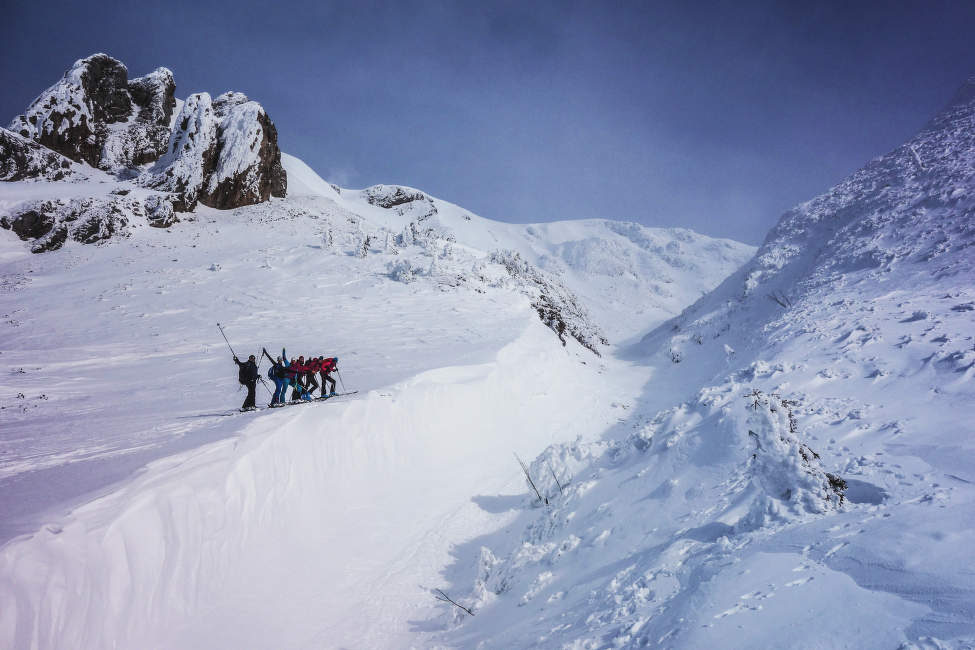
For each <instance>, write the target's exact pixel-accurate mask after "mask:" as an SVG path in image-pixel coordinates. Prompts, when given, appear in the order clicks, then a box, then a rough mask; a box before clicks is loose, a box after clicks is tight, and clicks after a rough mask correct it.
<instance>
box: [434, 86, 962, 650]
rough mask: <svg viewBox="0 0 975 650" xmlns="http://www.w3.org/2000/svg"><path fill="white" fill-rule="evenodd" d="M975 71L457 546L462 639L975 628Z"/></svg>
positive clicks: (651, 356)
mask: <svg viewBox="0 0 975 650" xmlns="http://www.w3.org/2000/svg"><path fill="white" fill-rule="evenodd" d="M973 88H975V85H973V84H968V85H967V86H966V87H965V88H963V89H962V91H961V92H960V93H959V96H958V97H957V98H956V100H955V101H953V102H952V104H951V105H949V107H948V108H947V109H946V110H945V112H943V113H942V114H940V115H939V116H937V117H936V118H935V119H934V120H932V121H931V123H929V124H928V125H927V126H926V127H925V128H924V129H923V130H922V131H921V132H920V133H919V134H918V135H917V136H916V137H915V138H914V139H912V140H911V141H909V142H908V143H906V144H905V145H903V146H902V147H899V148H898V149H896V150H894V151H892V152H890V153H889V154H887V155H885V156H882V157H880V158H878V159H876V160H874V161H871V162H870V163H869V164H868V165H866V166H865V167H864V168H863V169H862V170H860V171H858V172H857V173H855V174H854V175H852V176H851V177H850V178H848V179H846V180H844V181H843V182H841V183H840V184H838V185H837V186H836V187H834V188H832V189H831V190H830V191H828V192H827V193H825V194H823V195H822V196H820V197H817V198H815V199H813V200H812V201H809V202H807V203H804V204H801V205H799V206H797V207H796V208H794V209H793V210H791V211H789V212H788V213H786V214H785V215H784V216H783V217H782V219H781V221H780V222H779V224H778V225H777V226H776V227H775V228H774V229H773V230H772V232H771V233H770V234H769V236H768V238H767V239H766V241H765V243H764V244H763V246H762V247H761V248H760V249H759V251H758V252H757V253H756V255H755V257H754V258H753V259H752V260H751V261H750V262H748V263H747V264H745V265H744V266H743V267H742V269H740V270H739V271H737V272H736V273H734V274H732V275H731V276H730V277H729V278H728V279H727V280H726V281H725V282H724V283H722V285H721V286H720V287H718V288H717V289H715V290H714V291H713V292H711V293H709V294H708V295H706V296H704V297H703V298H702V299H701V300H699V301H698V302H697V303H696V304H694V305H693V306H691V307H690V308H688V309H687V310H686V311H684V312H683V313H682V314H681V315H680V316H678V317H676V318H673V319H671V320H670V321H668V322H666V323H664V324H663V325H661V326H660V327H659V328H657V329H656V330H655V331H654V332H652V333H651V334H649V335H648V336H646V337H645V338H644V339H643V340H642V341H640V342H639V343H637V344H635V345H633V346H631V347H630V348H629V349H628V350H627V351H625V352H624V353H623V354H622V356H624V357H626V358H631V359H633V360H635V361H636V362H638V363H643V364H646V370H647V373H648V374H649V375H651V380H650V383H649V384H648V385H647V388H646V390H645V391H644V392H643V393H642V394H641V395H640V396H639V397H638V398H637V399H635V400H633V401H631V402H629V401H628V402H627V403H626V406H627V412H628V416H627V417H626V418H624V419H622V420H621V421H620V422H619V423H618V424H617V425H616V426H614V427H612V428H611V429H609V430H607V432H606V433H605V435H604V436H603V438H602V439H601V440H598V441H592V440H584V439H583V440H579V441H575V442H563V443H559V444H557V445H553V446H552V447H550V448H549V449H547V450H546V451H545V452H544V453H543V454H542V455H540V456H539V457H537V458H536V460H535V461H534V463H533V464H532V473H533V475H534V477H535V480H536V482H537V483H538V484H539V488H540V490H541V491H542V492H543V494H545V495H547V496H548V497H549V498H550V504H549V505H548V506H545V507H541V506H540V504H538V503H537V499H532V498H531V497H532V493H531V491H530V490H529V492H528V494H527V495H526V496H525V497H524V498H523V501H522V502H521V503H520V504H518V505H519V509H520V515H519V521H517V522H515V523H514V524H512V525H510V526H508V527H506V529H504V530H502V531H496V532H493V533H489V534H486V535H484V536H482V537H480V538H478V539H475V540H472V541H471V542H468V543H467V544H464V545H462V547H460V548H459V549H458V550H456V551H455V554H454V555H455V558H456V562H455V565H454V567H453V572H452V574H453V584H452V585H451V588H452V590H453V592H454V593H455V594H456V596H457V598H458V600H459V601H460V602H461V603H463V604H464V605H465V606H468V607H473V609H474V611H475V613H476V615H475V617H473V618H471V617H469V616H468V615H466V614H464V613H463V612H460V610H457V609H456V608H455V609H454V610H453V611H445V612H444V615H443V619H442V620H443V621H444V625H446V626H447V627H448V628H449V629H450V631H449V632H447V633H446V634H445V635H444V636H443V637H442V638H443V640H444V644H445V645H448V646H452V647H512V648H514V647H545V648H548V647H566V648H603V647H674V648H701V647H722V648H758V647H776V648H838V647H843V648H894V647H896V648H905V649H907V648H971V647H975V574H973V572H972V568H971V548H972V545H973V543H975V524H973V522H975V487H973V486H975V474H973V468H975V445H973V442H972V437H971V424H970V423H971V421H972V419H973V416H975V385H973V383H972V382H973V377H975V339H973V335H975V328H973V324H975V322H973V316H975V258H973V256H972V250H973V244H975V202H973V193H975V182H973V179H972V175H971V170H972V167H973V163H975V138H973V135H972V134H973V133H975V128H973V127H975V102H973V98H975V93H973V92H972V89H973ZM831 476H832V477H836V478H838V479H842V480H843V481H845V484H846V489H845V498H844V499H843V501H842V502H841V501H840V500H839V499H838V495H837V493H836V491H834V490H833V489H832V488H833V486H832V485H831V481H832V479H831V478H830V477H831ZM556 477H558V483H556ZM533 504H534V508H533V507H532V505H533Z"/></svg>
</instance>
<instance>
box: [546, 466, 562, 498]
mask: <svg viewBox="0 0 975 650" xmlns="http://www.w3.org/2000/svg"><path fill="white" fill-rule="evenodd" d="M548 471H550V472H552V478H554V479H555V484H556V485H558V486H559V494H560V495H562V496H565V492H563V491H562V484H561V483H559V477H558V476H556V475H555V470H554V469H553V468H552V464H551V463H549V464H548Z"/></svg>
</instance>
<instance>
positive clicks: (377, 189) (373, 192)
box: [362, 185, 427, 209]
mask: <svg viewBox="0 0 975 650" xmlns="http://www.w3.org/2000/svg"><path fill="white" fill-rule="evenodd" d="M362 198H364V199H365V200H366V201H367V202H368V203H369V204H370V205H375V206H377V207H380V208H386V209H389V208H394V207H396V206H398V205H403V204H406V203H411V202H413V201H423V200H425V199H426V198H427V197H426V196H424V194H423V192H420V191H419V190H414V189H410V188H408V187H401V186H399V185H373V186H372V187H367V188H366V189H364V190H362Z"/></svg>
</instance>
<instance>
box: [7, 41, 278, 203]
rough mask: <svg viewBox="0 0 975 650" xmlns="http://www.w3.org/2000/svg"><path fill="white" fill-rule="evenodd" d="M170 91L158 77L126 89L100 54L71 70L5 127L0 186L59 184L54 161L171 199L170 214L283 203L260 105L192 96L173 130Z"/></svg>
mask: <svg viewBox="0 0 975 650" xmlns="http://www.w3.org/2000/svg"><path fill="white" fill-rule="evenodd" d="M175 89H176V83H175V81H174V79H173V73H172V72H170V71H169V70H167V69H166V68H158V69H156V70H155V71H154V72H152V73H150V74H148V75H146V76H144V77H139V78H136V79H132V80H131V81H130V80H129V79H128V70H127V69H126V67H125V65H124V64H123V63H122V62H121V61H118V60H116V59H113V58H112V57H110V56H108V55H107V54H94V55H92V56H90V57H88V58H85V59H81V60H79V61H77V62H75V64H74V66H72V68H71V69H70V70H68V71H67V72H66V73H65V74H64V77H63V78H62V79H61V80H60V81H59V82H58V83H56V84H54V85H53V86H51V87H50V88H48V89H47V90H46V91H44V92H43V93H42V94H41V95H40V97H38V98H37V99H36V100H34V102H33V103H32V104H31V105H30V107H29V108H28V109H27V111H26V112H25V113H24V114H23V115H20V116H18V117H17V118H15V119H14V120H13V122H12V123H11V131H12V132H13V133H11V134H4V135H3V136H2V137H0V147H2V149H0V169H2V170H3V174H4V177H3V178H4V180H20V179H23V178H28V177H34V178H44V179H47V180H62V179H64V178H67V174H66V173H65V174H64V175H61V176H57V174H56V169H55V168H56V167H59V166H60V167H62V168H63V169H65V170H68V168H69V167H70V164H69V165H68V166H67V167H64V166H63V161H61V160H60V158H59V157H58V156H57V154H60V155H61V156H64V157H65V158H68V159H70V160H72V161H75V162H78V163H85V164H88V165H90V166H92V167H99V168H101V169H103V170H105V171H107V172H110V173H112V174H114V175H115V176H116V177H118V178H119V179H136V181H137V182H138V183H139V184H140V185H143V186H146V187H152V188H157V189H160V190H164V191H167V192H172V193H173V194H174V195H175V196H174V198H173V200H172V201H170V204H171V205H172V206H174V207H175V209H176V210H177V211H189V210H192V209H193V208H194V207H195V206H196V204H197V203H198V202H200V203H203V204H204V205H207V206H210V207H213V208H220V209H231V208H237V207H240V206H244V205H250V204H253V203H260V202H262V201H267V200H268V199H269V198H270V197H272V196H275V197H284V196H285V194H286V192H287V174H286V173H285V171H284V167H283V166H282V165H281V151H280V149H279V148H278V135H277V129H275V127H274V123H273V122H271V119H270V118H269V117H268V115H267V113H266V112H265V110H264V108H263V107H262V106H261V105H260V104H258V103H257V102H254V101H251V100H250V99H248V98H247V96H246V95H243V94H242V93H235V92H228V93H224V94H223V95H220V96H219V97H217V98H216V100H211V98H210V95H208V94H207V93H199V94H196V95H192V96H191V97H190V98H189V99H187V100H186V102H185V104H184V106H183V108H182V110H181V112H180V114H179V116H178V118H177V119H176V120H175V122H174V120H173V111H174V109H175V107H176V99H175ZM27 141H33V143H35V144H36V145H42V146H43V147H46V148H47V149H49V150H51V154H50V155H44V154H42V152H43V149H38V148H37V147H36V146H30V145H27V146H25V144H24V143H25V142H27ZM55 152H56V153H55ZM152 163H155V164H153V165H152V167H151V168H150V169H149V170H146V169H145V166H146V165H150V164H152Z"/></svg>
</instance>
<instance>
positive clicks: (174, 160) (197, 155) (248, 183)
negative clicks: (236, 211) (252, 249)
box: [140, 92, 287, 211]
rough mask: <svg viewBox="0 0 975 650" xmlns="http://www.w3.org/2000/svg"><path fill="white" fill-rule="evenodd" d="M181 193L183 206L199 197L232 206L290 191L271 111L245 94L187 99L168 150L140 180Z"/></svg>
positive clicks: (191, 205)
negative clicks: (269, 112)
mask: <svg viewBox="0 0 975 650" xmlns="http://www.w3.org/2000/svg"><path fill="white" fill-rule="evenodd" d="M140 183H142V184H144V185H146V186H147V187H153V188H156V189H162V190H165V191H168V192H173V193H175V194H177V195H178V196H179V200H178V201H177V202H176V206H177V209H178V210H181V211H188V210H192V209H193V208H194V207H195V206H196V203H197V202H200V203H203V204H204V205H206V206H209V207H211V208H219V209H229V208H236V207H240V206H242V205H251V204H253V203H261V202H262V201H267V200H268V199H269V198H270V197H271V196H276V197H281V198H283V197H284V196H285V193H286V191H287V174H286V173H285V171H284V168H283V167H282V166H281V151H280V149H278V134H277V130H276V129H275V128H274V124H273V123H272V122H271V120H270V118H268V116H267V113H265V112H264V109H263V108H262V107H261V105H260V104H258V103H257V102H253V101H250V100H249V99H248V98H247V96H246V95H243V94H242V93H234V92H230V93H224V94H223V95H220V96H219V97H217V99H216V100H211V99H210V95H209V94H207V93H197V94H196V95H191V96H190V97H189V98H188V99H187V100H186V102H185V103H184V104H183V109H182V111H180V114H179V116H178V117H177V119H176V125H175V127H174V128H173V132H172V135H171V137H170V144H169V147H168V150H167V153H166V155H165V156H164V157H162V158H160V160H159V161H158V162H157V163H156V165H155V166H154V167H153V169H152V170H151V172H150V173H149V174H147V175H146V176H145V177H143V178H141V179H140Z"/></svg>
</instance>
